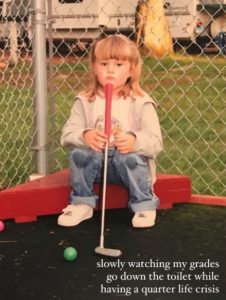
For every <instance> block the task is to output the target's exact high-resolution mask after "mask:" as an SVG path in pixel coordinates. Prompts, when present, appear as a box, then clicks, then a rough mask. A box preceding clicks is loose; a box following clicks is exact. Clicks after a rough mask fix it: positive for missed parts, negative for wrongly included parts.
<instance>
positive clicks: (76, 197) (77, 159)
mask: <svg viewBox="0 0 226 300" xmlns="http://www.w3.org/2000/svg"><path fill="white" fill-rule="evenodd" d="M103 164H104V153H103V152H96V151H94V150H92V149H90V148H88V149H87V148H74V149H73V150H72V151H71V153H70V166H71V185H72V191H71V194H70V203H72V204H78V203H84V204H88V205H90V206H92V207H93V208H95V206H96V203H97V200H98V196H97V195H96V194H95V193H94V192H93V184H94V183H96V182H97V183H99V182H100V181H101V180H102V172H103ZM107 182H108V183H111V184H119V185H123V186H125V187H126V188H127V189H128V192H129V202H128V206H129V208H130V209H131V210H132V211H133V212H141V211H145V210H154V209H156V208H157V206H158V203H159V200H158V198H157V197H156V196H155V195H154V194H153V191H152V190H151V188H150V181H149V176H148V164H147V159H146V158H145V157H143V156H140V155H137V154H136V153H128V154H121V153H120V152H118V151H117V150H115V149H109V152H108V170H107Z"/></svg>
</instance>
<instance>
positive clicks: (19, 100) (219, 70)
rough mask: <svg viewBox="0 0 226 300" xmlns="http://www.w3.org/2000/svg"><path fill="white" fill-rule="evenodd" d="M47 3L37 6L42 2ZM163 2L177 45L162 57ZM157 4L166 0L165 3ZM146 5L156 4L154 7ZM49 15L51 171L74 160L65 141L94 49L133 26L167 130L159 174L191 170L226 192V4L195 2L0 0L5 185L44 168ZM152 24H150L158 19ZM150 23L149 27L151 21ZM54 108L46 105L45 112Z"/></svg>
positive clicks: (197, 188)
mask: <svg viewBox="0 0 226 300" xmlns="http://www.w3.org/2000/svg"><path fill="white" fill-rule="evenodd" d="M37 2H38V3H39V4H40V3H42V4H43V6H42V7H41V8H39V9H38V11H37V7H36V10H35V4H37ZM150 3H151V4H152V7H151V9H152V13H153V15H155V14H156V15H157V16H159V14H158V11H157V9H158V7H159V3H161V5H162V7H163V12H164V17H165V18H166V20H167V23H168V27H169V31H170V33H171V35H172V38H173V49H174V51H173V53H171V54H166V55H162V56H161V57H155V56H153V55H152V52H151V51H150V49H147V48H146V47H145V46H144V45H143V44H144V39H145V34H147V33H145V31H144V30H141V31H140V38H139V43H138V40H137V31H138V28H139V25H140V23H139V22H141V21H142V22H143V23H144V24H146V26H149V27H148V28H149V30H150V32H152V33H155V34H156V35H159V36H158V37H157V38H159V39H163V38H164V34H162V35H161V32H160V31H159V30H158V26H159V24H160V23H161V19H159V20H158V22H151V21H150V20H149V19H148V18H146V16H145V15H143V12H144V11H146V13H147V11H148V9H150ZM155 3H156V4H155ZM144 8H146V10H145V9H144ZM39 13H40V14H42V15H45V17H44V19H43V20H44V26H45V35H46V36H45V40H44V44H45V45H41V47H42V49H43V47H44V48H45V49H46V53H47V57H46V59H45V62H44V65H45V66H46V72H47V83H46V87H47V107H46V110H47V112H48V124H47V129H48V136H47V139H48V140H47V144H46V145H45V148H46V150H47V154H48V157H47V158H48V172H54V171H56V170H59V169H62V168H65V167H68V161H67V150H66V149H63V148H62V147H61V146H60V144H59V140H60V135H61V130H62V127H63V125H64V123H65V121H66V119H67V118H68V116H69V113H70V109H71V107H72V104H73V102H74V99H75V96H76V95H77V93H78V92H79V91H81V90H83V89H84V88H85V87H86V85H87V83H88V80H89V76H88V69H89V66H88V53H89V48H90V45H91V44H92V42H93V40H94V39H96V38H98V37H99V36H103V35H106V34H114V33H119V32H120V33H123V34H125V35H127V36H129V37H130V38H131V39H134V40H135V41H137V44H138V47H139V49H140V51H141V53H142V58H143V75H142V80H141V85H142V87H143V88H144V89H145V90H146V91H147V92H148V93H149V94H150V95H151V96H152V97H153V98H154V99H155V100H156V102H157V104H158V115H159V118H160V123H161V127H162V132H163V137H164V151H163V152H162V153H161V154H160V155H159V157H158V162H157V165H158V172H159V173H172V174H185V175H188V176H190V177H191V179H192V185H193V193H200V194H212V195H224V196H225V195H226V171H225V169H226V168H225V166H226V105H225V101H226V2H225V1H220V0H219V1H217V0H215V1H214V0H212V1H211V0H209V1H192V0H168V1H162V0H152V1H148V0H147V1H144V0H143V1H138V0H124V1H121V0H106V1H105V0H99V1H94V0H39V1H37V0H33V1H32V0H23V1H17V0H5V1H0V95H1V98H0V103H1V105H0V113H1V118H0V143H1V147H0V188H1V189H4V188H7V187H9V186H13V185H16V184H19V183H22V182H25V181H27V180H29V176H30V175H31V174H33V173H36V172H38V169H37V151H39V150H40V149H39V148H38V147H37V145H36V140H37V136H38V134H39V132H38V131H39V130H40V129H39V128H38V126H37V119H38V111H37V109H38V105H37V103H36V96H37V94H38V93H39V92H40V91H39V90H40V89H39V88H37V78H36V77H37V73H38V71H37V70H38V68H39V65H38V63H37V62H36V60H35V58H36V56H37V55H38V54H39V51H40V45H37V44H36V43H35V41H34V36H35V34H36V35H37V32H35V30H36V29H37V26H36V24H39V25H43V21H41V20H37V18H36V24H35V22H34V16H35V15H36V16H37V14H39ZM148 22H149V23H148ZM141 29H142V28H141ZM44 113H45V111H44Z"/></svg>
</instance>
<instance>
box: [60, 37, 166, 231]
mask: <svg viewBox="0 0 226 300" xmlns="http://www.w3.org/2000/svg"><path fill="white" fill-rule="evenodd" d="M91 75H92V79H93V82H92V86H91V87H90V88H89V89H88V90H86V91H85V92H83V93H81V94H80V95H78V97H77V98H76V101H75V104H74V106H73V108H72V111H71V115H70V117H69V119H68V120H67V122H66V124H65V126H64V128H63V134H62V137H61V144H62V145H63V146H65V145H68V146H71V147H72V151H71V154H70V166H71V184H72V191H71V194H70V202H69V205H68V206H67V207H66V208H65V209H64V210H63V214H61V215H60V216H59V218H58V224H59V225H62V226H75V225H77V224H79V223H80V222H81V221H83V220H86V219H89V218H91V217H92V216H93V210H94V208H95V206H96V203H97V200H98V196H97V195H96V194H94V192H93V184H94V182H100V180H101V174H102V167H103V157H104V154H103V150H104V145H105V142H106V140H107V136H106V135H105V133H104V115H105V97H104V91H103V90H104V86H105V84H107V83H111V84H112V85H113V99H112V109H111V120H112V135H111V138H110V147H109V153H108V158H109V159H108V171H107V180H108V182H109V183H112V184H121V185H124V186H125V187H126V188H127V189H128V192H129V201H128V206H129V208H130V209H131V211H132V212H133V213H134V216H133V219H132V225H133V227H139V228H142V227H143V228H145V227H151V226H153V225H154V224H155V218H156V208H157V206H158V203H159V200H158V198H157V197H156V196H155V194H154V192H153V184H154V182H155V179H156V174H155V171H156V170H155V158H156V156H157V155H158V153H159V152H160V151H161V150H162V136H161V130H160V126H159V120H158V117H157V114H156V110H155V102H154V101H153V100H152V99H151V98H150V97H149V96H148V95H147V94H146V93H145V92H144V91H143V90H142V89H141V88H140V86H139V80H140V75H141V58H140V54H139V51H138V49H137V47H136V45H135V43H134V42H132V41H131V40H129V39H128V38H127V37H125V36H123V35H110V36H107V37H106V38H104V39H102V40H98V41H96V42H95V43H94V45H93V47H92V49H91Z"/></svg>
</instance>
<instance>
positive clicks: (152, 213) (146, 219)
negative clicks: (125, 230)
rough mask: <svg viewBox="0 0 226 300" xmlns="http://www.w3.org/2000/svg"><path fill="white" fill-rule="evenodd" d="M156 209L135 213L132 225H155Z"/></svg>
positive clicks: (144, 226) (142, 226) (136, 226)
mask: <svg viewBox="0 0 226 300" xmlns="http://www.w3.org/2000/svg"><path fill="white" fill-rule="evenodd" d="M155 218H156V210H146V211H141V212H137V213H135V215H134V217H133V219H132V225H133V227H135V228H147V227H152V226H154V225H155Z"/></svg>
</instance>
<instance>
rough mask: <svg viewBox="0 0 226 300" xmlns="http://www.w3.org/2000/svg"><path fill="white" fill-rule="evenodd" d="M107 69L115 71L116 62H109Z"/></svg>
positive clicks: (110, 71) (111, 71)
mask: <svg viewBox="0 0 226 300" xmlns="http://www.w3.org/2000/svg"><path fill="white" fill-rule="evenodd" d="M107 71H108V72H109V73H113V72H114V64H112V63H109V64H108V68H107Z"/></svg>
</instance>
